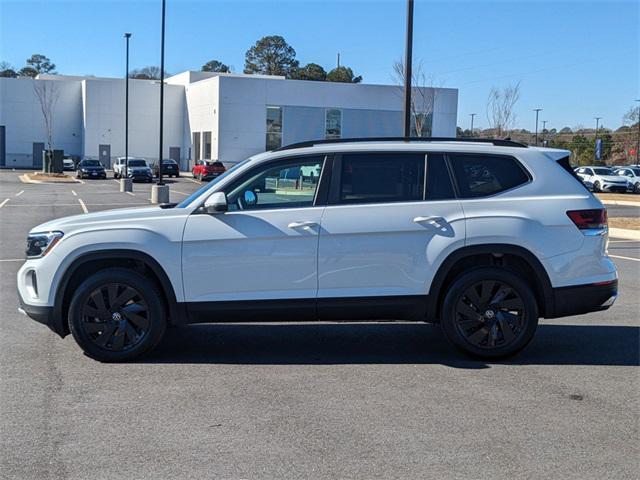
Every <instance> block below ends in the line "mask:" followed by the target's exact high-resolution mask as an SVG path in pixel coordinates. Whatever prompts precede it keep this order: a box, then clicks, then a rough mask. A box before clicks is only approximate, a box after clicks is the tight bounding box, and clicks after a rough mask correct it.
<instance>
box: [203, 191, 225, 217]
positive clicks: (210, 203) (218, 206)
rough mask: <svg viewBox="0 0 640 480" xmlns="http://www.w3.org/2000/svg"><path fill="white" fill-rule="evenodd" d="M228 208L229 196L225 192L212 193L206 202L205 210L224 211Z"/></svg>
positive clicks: (210, 211)
mask: <svg viewBox="0 0 640 480" xmlns="http://www.w3.org/2000/svg"><path fill="white" fill-rule="evenodd" d="M227 208H228V205H227V196H226V195H225V193H224V192H215V193H212V194H211V195H209V198H207V199H206V200H205V202H204V210H205V212H207V213H223V212H226V211H227Z"/></svg>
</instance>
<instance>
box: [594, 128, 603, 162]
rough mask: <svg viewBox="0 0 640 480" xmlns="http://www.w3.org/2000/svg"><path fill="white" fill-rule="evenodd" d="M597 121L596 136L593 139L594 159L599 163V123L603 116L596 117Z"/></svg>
mask: <svg viewBox="0 0 640 480" xmlns="http://www.w3.org/2000/svg"><path fill="white" fill-rule="evenodd" d="M594 118H595V121H596V136H595V138H594V140H593V159H594V160H595V162H596V163H598V125H599V124H600V119H601V118H602V117H594Z"/></svg>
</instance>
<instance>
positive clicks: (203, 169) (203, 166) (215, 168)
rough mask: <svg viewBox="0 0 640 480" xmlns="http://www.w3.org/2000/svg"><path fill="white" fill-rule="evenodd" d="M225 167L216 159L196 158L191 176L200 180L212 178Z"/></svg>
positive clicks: (222, 171)
mask: <svg viewBox="0 0 640 480" xmlns="http://www.w3.org/2000/svg"><path fill="white" fill-rule="evenodd" d="M225 170H226V168H225V167H224V165H223V164H222V162H219V161H217V160H196V163H195V164H194V165H193V168H192V170H191V174H192V175H193V178H197V179H198V180H200V181H201V182H202V181H203V180H212V179H214V178H216V177H218V176H220V175H222V174H223V173H224V172H225Z"/></svg>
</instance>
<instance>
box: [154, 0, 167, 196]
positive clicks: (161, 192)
mask: <svg viewBox="0 0 640 480" xmlns="http://www.w3.org/2000/svg"><path fill="white" fill-rule="evenodd" d="M165 8H166V0H162V25H161V28H160V139H159V147H160V148H159V153H158V183H157V184H156V185H154V186H153V187H151V203H168V202H169V186H168V185H165V184H164V182H163V180H162V156H163V155H162V151H163V149H162V132H163V127H164V118H163V117H164V24H165V21H164V17H165Z"/></svg>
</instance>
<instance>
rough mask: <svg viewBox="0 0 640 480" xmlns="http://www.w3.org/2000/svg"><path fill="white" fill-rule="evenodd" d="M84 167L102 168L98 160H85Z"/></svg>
mask: <svg viewBox="0 0 640 480" xmlns="http://www.w3.org/2000/svg"><path fill="white" fill-rule="evenodd" d="M82 166H83V167H100V166H102V165H101V164H100V162H99V161H98V160H83V161H82Z"/></svg>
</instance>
